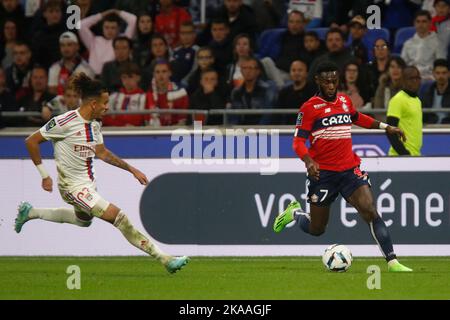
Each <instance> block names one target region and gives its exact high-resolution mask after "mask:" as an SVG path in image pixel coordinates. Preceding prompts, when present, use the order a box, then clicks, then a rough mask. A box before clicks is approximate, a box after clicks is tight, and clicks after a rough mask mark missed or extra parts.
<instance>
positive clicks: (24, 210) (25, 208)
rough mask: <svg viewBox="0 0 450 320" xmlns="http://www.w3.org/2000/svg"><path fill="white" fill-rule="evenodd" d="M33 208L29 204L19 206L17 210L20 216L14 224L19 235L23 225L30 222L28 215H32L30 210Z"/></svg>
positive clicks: (23, 203) (22, 203)
mask: <svg viewBox="0 0 450 320" xmlns="http://www.w3.org/2000/svg"><path fill="white" fill-rule="evenodd" d="M32 208H33V206H32V205H31V204H29V203H28V202H21V203H20V204H19V207H18V208H17V211H18V214H17V217H16V220H15V224H14V230H16V232H17V233H20V231H22V227H23V225H24V224H25V222H27V221H28V220H29V219H28V214H29V213H30V210H31V209H32Z"/></svg>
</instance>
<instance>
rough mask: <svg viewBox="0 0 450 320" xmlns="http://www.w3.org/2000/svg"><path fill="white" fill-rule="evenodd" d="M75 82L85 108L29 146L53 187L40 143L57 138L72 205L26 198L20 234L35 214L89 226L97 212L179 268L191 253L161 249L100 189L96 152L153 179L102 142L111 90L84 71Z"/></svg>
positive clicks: (61, 178) (47, 186)
mask: <svg viewBox="0 0 450 320" xmlns="http://www.w3.org/2000/svg"><path fill="white" fill-rule="evenodd" d="M71 84H72V86H73V87H74V89H75V90H77V91H78V92H80V95H81V99H82V104H81V106H80V108H78V109H76V110H73V111H69V112H66V113H64V114H62V115H60V116H57V117H54V118H53V119H51V120H50V121H49V122H48V123H47V124H46V125H45V126H44V127H42V128H41V129H40V130H38V131H36V132H35V133H33V134H32V135H30V136H29V137H28V138H27V139H26V146H27V149H28V152H29V154H30V156H31V159H32V160H33V163H34V164H35V165H36V167H37V169H38V170H39V173H40V174H41V176H42V188H43V189H44V190H45V191H48V192H52V190H53V180H52V178H51V177H50V175H49V174H48V173H47V171H46V169H45V168H44V166H43V164H42V159H41V154H40V148H39V144H40V143H42V142H45V141H47V140H51V141H52V142H53V146H54V150H55V154H54V155H55V161H56V166H57V169H58V188H59V191H60V193H61V196H62V198H63V199H64V201H65V202H66V203H68V204H70V205H72V206H73V208H52V209H41V208H34V207H32V205H31V204H29V203H28V202H22V203H21V204H20V205H19V208H18V211H19V212H18V215H17V218H16V223H15V230H16V232H17V233H19V232H20V231H21V230H22V227H23V225H24V224H25V223H26V222H27V221H30V220H33V219H42V220H47V221H53V222H59V223H71V224H74V225H77V226H80V227H89V225H90V224H91V222H92V219H93V217H97V218H100V219H102V220H104V221H107V222H109V223H111V224H113V225H114V226H115V227H116V228H117V229H119V230H120V232H122V234H123V235H124V237H125V238H126V239H127V240H128V241H129V242H130V243H131V244H132V245H134V246H135V247H137V248H139V249H141V250H142V251H144V252H146V253H147V254H149V255H151V256H152V257H154V258H156V259H157V260H158V261H159V262H161V263H162V264H163V265H164V266H165V267H166V269H167V271H169V272H170V273H174V272H176V271H177V270H179V269H181V268H182V267H183V266H184V265H186V263H187V262H188V260H189V258H188V257H186V256H183V257H172V256H170V255H167V254H165V253H164V252H162V251H161V250H160V249H159V248H158V247H157V246H156V245H155V244H153V243H151V242H150V240H149V239H148V238H147V237H146V236H144V235H143V234H142V233H140V232H139V231H138V230H136V229H135V228H134V227H133V225H132V224H131V223H130V221H129V220H128V217H127V215H126V214H125V212H123V211H122V210H121V209H120V208H118V207H116V206H115V205H114V204H112V203H110V202H108V201H106V200H105V199H103V198H102V197H101V196H100V194H98V193H97V190H96V184H95V177H94V169H93V166H92V159H93V158H94V156H97V157H98V158H99V159H101V160H103V161H104V162H106V163H109V164H111V165H113V166H116V167H119V168H121V169H124V170H127V171H129V172H130V173H131V174H133V176H134V177H135V178H136V179H137V180H138V181H139V182H140V183H141V184H142V185H146V184H147V183H148V180H147V177H146V176H145V174H143V173H142V172H141V171H139V170H138V169H136V168H134V167H133V166H131V165H129V164H128V163H126V162H125V161H123V160H122V159H120V158H119V157H117V156H116V155H114V154H113V153H112V152H111V151H109V150H108V149H107V148H106V147H105V145H104V143H103V136H102V133H101V126H100V123H99V122H98V121H96V119H101V118H102V117H103V115H104V114H105V113H106V112H107V111H108V105H107V103H108V99H109V95H108V92H107V91H106V90H105V89H104V88H103V87H102V85H101V83H100V82H99V81H95V80H91V79H90V78H89V77H88V76H87V75H86V74H84V73H80V74H78V75H76V76H75V77H74V78H73V80H72V83H71Z"/></svg>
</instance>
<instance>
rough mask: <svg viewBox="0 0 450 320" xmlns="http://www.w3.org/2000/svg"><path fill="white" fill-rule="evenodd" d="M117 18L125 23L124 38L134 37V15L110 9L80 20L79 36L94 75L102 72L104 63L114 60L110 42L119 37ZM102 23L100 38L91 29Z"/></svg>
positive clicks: (118, 21)
mask: <svg viewBox="0 0 450 320" xmlns="http://www.w3.org/2000/svg"><path fill="white" fill-rule="evenodd" d="M117 16H119V17H120V18H122V19H123V20H125V22H126V23H127V28H126V30H125V33H124V36H126V37H127V38H129V39H132V38H133V37H134V34H135V31H136V20H137V18H136V16H135V15H134V14H131V13H128V12H125V11H118V10H116V9H111V10H107V11H104V12H102V13H98V14H96V15H94V16H90V17H87V18H85V19H83V20H81V29H80V30H79V35H80V38H81V40H82V41H83V43H84V45H85V46H86V48H87V49H88V50H89V65H90V66H91V68H92V69H93V70H94V72H95V74H96V75H100V74H101V72H102V68H103V64H105V62H108V61H111V60H114V49H113V45H112V42H113V40H114V39H115V38H117V36H118V35H119V24H120V20H119V18H118V17H117ZM101 20H103V21H102V34H103V35H102V36H96V35H95V34H94V33H93V32H92V31H91V29H90V28H91V27H92V26H94V25H95V24H97V23H98V22H100V21H101Z"/></svg>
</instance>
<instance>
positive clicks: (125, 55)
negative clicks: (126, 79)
mask: <svg viewBox="0 0 450 320" xmlns="http://www.w3.org/2000/svg"><path fill="white" fill-rule="evenodd" d="M132 45H133V43H132V42H131V40H130V39H128V38H127V37H124V36H120V37H117V38H115V39H114V41H113V47H114V57H115V59H114V60H113V61H109V62H106V63H105V64H104V65H103V70H102V75H101V80H102V83H103V85H104V86H105V87H106V88H108V90H109V91H113V92H114V91H118V90H119V88H120V87H121V85H122V83H121V79H120V71H119V69H120V67H121V66H122V65H123V64H124V63H127V62H130V61H131V47H132Z"/></svg>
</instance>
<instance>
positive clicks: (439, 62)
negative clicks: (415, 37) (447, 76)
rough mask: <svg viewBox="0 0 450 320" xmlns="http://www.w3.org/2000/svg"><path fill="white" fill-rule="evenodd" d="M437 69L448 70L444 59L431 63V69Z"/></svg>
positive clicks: (447, 64)
mask: <svg viewBox="0 0 450 320" xmlns="http://www.w3.org/2000/svg"><path fill="white" fill-rule="evenodd" d="M437 67H444V68H447V69H449V63H448V61H447V60H446V59H436V60H434V63H433V69H436V68H437Z"/></svg>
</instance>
